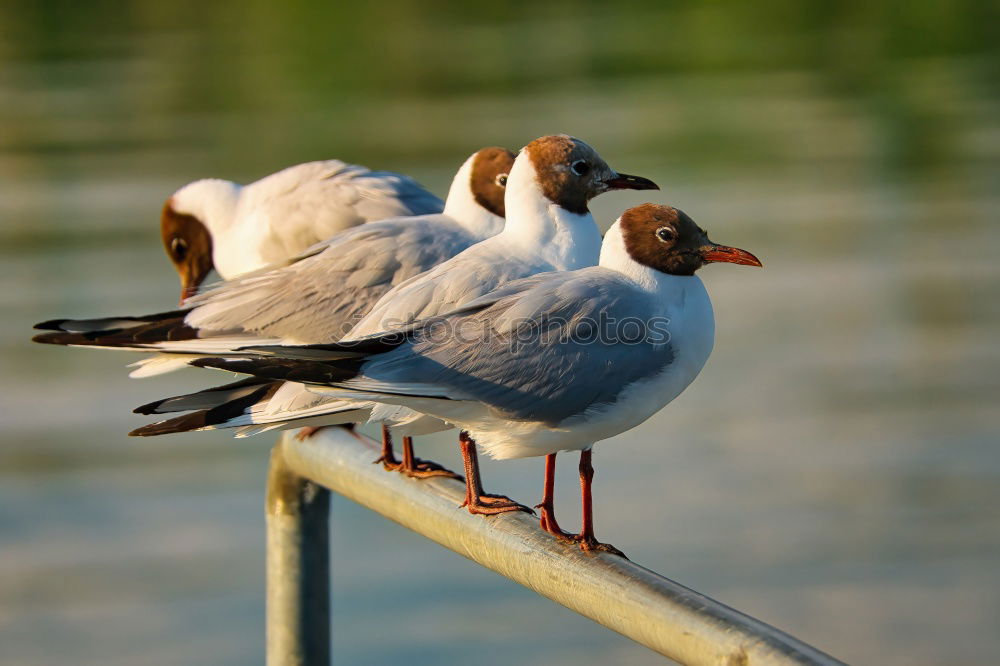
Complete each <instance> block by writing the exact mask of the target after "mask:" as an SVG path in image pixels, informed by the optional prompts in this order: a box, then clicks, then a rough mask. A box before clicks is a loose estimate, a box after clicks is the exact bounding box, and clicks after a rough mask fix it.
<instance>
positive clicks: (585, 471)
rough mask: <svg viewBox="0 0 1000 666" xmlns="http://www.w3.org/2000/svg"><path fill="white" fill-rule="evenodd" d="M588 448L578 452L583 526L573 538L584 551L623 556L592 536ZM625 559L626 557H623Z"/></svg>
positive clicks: (589, 451) (592, 523) (592, 470)
mask: <svg viewBox="0 0 1000 666" xmlns="http://www.w3.org/2000/svg"><path fill="white" fill-rule="evenodd" d="M592 456H593V453H592V452H591V450H590V449H587V450H586V451H581V452H580V505H581V510H582V512H583V527H582V529H581V530H580V533H579V534H577V535H576V536H575V537H574V539H575V541H576V542H577V543H578V544H579V545H580V549H581V550H583V551H585V552H592V551H602V552H605V553H612V554H614V555H620V556H622V557H625V553H623V552H622V551H620V550H618V549H617V548H615V547H614V546H612V545H611V544H608V543H601V542H599V541H598V540H597V539H596V538H595V537H594V500H593V495H592V493H591V488H592V486H593V485H594V465H593V463H592V461H591V457H592ZM625 559H628V558H627V557H625Z"/></svg>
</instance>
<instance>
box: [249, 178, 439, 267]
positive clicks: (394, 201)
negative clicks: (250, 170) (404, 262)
mask: <svg viewBox="0 0 1000 666" xmlns="http://www.w3.org/2000/svg"><path fill="white" fill-rule="evenodd" d="M244 196H245V197H246V200H245V202H241V206H242V207H244V208H243V209H244V211H245V217H246V218H249V219H248V223H253V224H255V225H261V228H267V229H270V230H271V233H270V235H269V236H268V238H267V239H266V242H264V243H263V244H262V246H261V247H262V248H264V254H265V256H264V258H265V259H266V260H267V261H269V262H274V261H281V260H282V259H284V258H285V257H288V256H291V255H293V254H296V253H298V252H300V251H302V250H303V249H304V248H306V247H309V246H310V245H312V244H314V243H316V242H319V241H322V240H325V239H327V238H330V237H331V236H333V235H334V234H336V233H338V232H341V231H343V230H345V229H348V228H350V227H354V226H357V225H360V224H364V223H366V222H375V221H378V220H385V219H389V218H396V217H404V216H411V215H427V214H434V213H440V212H441V211H442V210H444V202H443V201H442V200H441V199H440V198H438V197H437V196H435V195H434V194H432V193H430V192H428V191H427V190H426V189H424V188H423V187H422V186H421V185H420V184H419V183H417V182H416V181H415V180H413V179H412V178H409V177H407V176H404V175H402V174H398V173H392V172H389V171H371V170H369V169H367V168H365V167H361V166H357V165H353V164H347V163H345V162H340V161H339V160H327V161H324V162H308V163H306V164H299V165H297V166H294V167H289V168H288V169H285V170H283V171H280V172H278V173H276V174H273V175H271V176H268V177H267V178H265V179H263V180H261V181H258V182H257V183H254V184H253V185H252V186H249V187H248V188H247V190H245V194H244ZM252 218H264V219H262V220H261V219H257V220H252Z"/></svg>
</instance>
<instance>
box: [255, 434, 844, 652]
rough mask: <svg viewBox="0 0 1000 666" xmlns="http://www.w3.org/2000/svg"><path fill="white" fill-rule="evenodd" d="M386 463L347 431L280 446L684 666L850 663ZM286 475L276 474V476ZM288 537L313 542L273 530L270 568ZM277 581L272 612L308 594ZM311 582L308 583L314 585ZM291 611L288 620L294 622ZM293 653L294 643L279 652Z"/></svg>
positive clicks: (302, 472) (452, 486)
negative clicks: (472, 510) (469, 506)
mask: <svg viewBox="0 0 1000 666" xmlns="http://www.w3.org/2000/svg"><path fill="white" fill-rule="evenodd" d="M377 456H378V445H377V444H376V443H375V442H374V441H372V440H371V439H368V438H366V437H362V436H359V435H356V434H354V433H352V432H350V431H348V430H345V429H342V428H326V429H324V430H322V431H320V432H319V433H317V434H316V435H314V436H313V437H311V438H309V439H307V440H305V441H298V440H296V439H294V438H293V437H289V436H287V435H286V436H284V437H283V438H282V439H281V440H280V441H279V443H278V444H277V446H276V447H275V454H274V457H273V458H272V464H274V465H281V466H282V469H283V470H285V472H287V473H291V474H294V475H295V476H297V477H301V478H302V479H310V480H312V481H314V482H315V483H317V484H320V485H322V486H325V487H327V488H329V489H331V490H333V491H335V492H337V493H339V494H341V495H343V496H345V497H347V498H349V499H352V500H354V501H355V502H358V503H359V504H362V505H364V506H366V507H368V508H369V509H372V510H373V511H375V512H377V513H380V514H382V515H383V516H385V517H387V518H389V519H391V520H394V521H395V522H397V523H399V524H400V525H403V526H404V527H408V528H409V529H411V530H413V531H415V532H417V533H419V534H422V535H423V536H425V537H427V538H429V539H431V540H433V541H436V542H437V543H439V544H441V545H442V546H444V547H445V548H448V549H450V550H453V551H455V552H456V553H459V554H460V555H464V556H465V557H467V558H469V559H471V560H473V561H475V562H478V563H479V564H481V565H483V566H485V567H487V568H489V569H492V570H493V571H496V572H497V573H499V574H502V575H504V576H506V577H507V578H510V579H511V580H513V581H515V582H517V583H520V584H521V585H524V586H526V587H529V588H531V589H532V590H534V591H535V592H538V593H539V594H541V595H542V596H545V597H548V598H549V599H552V600H553V601H555V602H557V603H560V604H562V605H563V606H566V607H567V608H570V609H571V610H574V611H576V612H577V613H580V614H581V615H584V616H586V617H589V618H590V619H592V620H594V621H595V622H598V623H600V624H602V625H604V626H605V627H608V628H610V629H613V630H614V631H617V632H618V633H620V634H623V635H625V636H628V637H629V638H631V639H633V640H635V641H637V642H638V643H641V644H642V645H645V646H646V647H648V648H650V649H651V650H654V651H656V652H658V653H660V654H662V655H664V656H667V657H670V658H671V659H674V660H675V661H678V662H680V663H682V664H695V665H699V664H704V665H706V666H708V665H711V666H719V665H737V664H738V665H740V666H744V665H756V664H813V665H823V666H827V665H832V664H841V663H842V662H840V661H838V660H836V659H834V658H832V657H830V656H828V655H826V654H824V653H823V652H820V651H819V650H817V649H816V648H813V647H811V646H809V645H807V644H805V643H803V642H802V641H799V640H798V639H796V638H793V637H792V636H789V635H788V634H786V633H784V632H782V631H780V630H778V629H775V628H774V627H772V626H770V625H768V624H766V623H764V622H761V621H759V620H756V619H754V618H752V617H749V616H747V615H744V614H743V613H740V612H739V611H737V610H734V609H732V608H730V607H728V606H726V605H724V604H721V603H719V602H718V601H715V600H713V599H711V598H709V597H706V596H705V595H703V594H700V593H698V592H695V591H694V590H691V589H688V588H686V587H684V586H683V585H680V584H679V583H675V582H674V581H672V580H669V579H667V578H664V577H663V576H660V575H659V574H657V573H654V572H652V571H650V570H648V569H645V568H643V567H641V566H639V565H638V564H635V563H633V562H630V561H628V560H625V559H622V558H619V557H616V556H614V555H609V554H606V553H599V554H587V553H583V552H581V551H580V549H579V548H577V547H576V546H573V545H567V544H563V543H560V542H558V541H557V540H555V539H553V538H552V537H551V535H549V534H546V533H545V532H544V531H542V530H541V528H540V527H539V526H538V522H537V519H536V518H532V517H531V516H528V515H526V514H522V513H508V514H503V515H500V516H493V517H489V518H484V517H483V516H473V515H471V514H469V513H468V512H467V511H466V510H465V509H462V508H460V507H459V505H460V504H461V503H462V500H463V499H464V497H465V491H464V487H463V485H462V483H461V482H459V481H456V480H454V479H447V478H432V479H423V480H413V479H409V478H406V477H404V476H403V475H401V474H390V473H387V472H385V471H384V470H383V469H382V467H381V465H373V464H372V461H373V460H375V458H376V457H377ZM280 478H281V475H272V477H271V480H272V482H273V481H274V480H275V479H280ZM269 496H270V493H269ZM269 507H270V502H269ZM269 515H271V511H270V509H269ZM316 529H317V544H318V545H319V547H320V548H321V549H324V552H325V547H326V536H325V532H323V531H324V530H325V529H326V528H325V526H324V527H322V528H319V527H317V528H316ZM320 532H322V534H320ZM285 535H288V537H289V538H292V539H294V540H296V544H297V545H296V546H295V547H296V548H303V547H305V544H303V541H304V540H305V539H308V534H305V533H302V532H292V533H289V532H286V531H279V530H277V529H276V530H274V531H273V532H271V531H270V530H269V539H268V548H269V554H268V562H269V572H271V567H270V561H271V553H270V549H272V548H273V549H275V552H283V551H284V549H286V548H287V546H286V545H284V544H282V543H276V541H280V540H281V539H284V538H285ZM303 571H305V572H306V573H307V574H309V575H313V574H312V573H310V572H313V571H314V570H313V569H312V568H307V569H304V570H303ZM315 575H317V579H316V580H315V581H314V583H312V584H311V586H313V588H314V589H315V587H317V586H322V589H323V590H326V589H327V580H328V579H327V577H326V576H327V575H328V574H326V573H324V574H322V575H320V574H319V573H318V572H315ZM279 582H280V583H279ZM273 583H274V584H273V585H272V580H270V579H269V581H268V604H269V606H270V604H271V603H282V604H286V603H287V601H288V599H289V598H291V597H289V595H288V593H287V592H283V591H282V590H280V589H277V588H279V587H280V585H285V584H288V585H293V586H298V587H297V588H296V589H300V590H301V589H302V586H303V581H302V580H296V579H294V577H285V576H278V577H276V578H275V579H274V580H273ZM306 586H307V587H308V586H310V584H309V583H308V582H306ZM294 596H295V595H294V594H293V595H292V597H294ZM303 612H306V611H305V610H304V611H303ZM282 615H284V614H282ZM287 615H288V617H289V618H290V619H294V618H295V617H296V616H295V615H294V614H292V613H287ZM299 617H301V615H300V616H299ZM279 619H280V618H279V614H274V615H273V616H272V613H271V612H270V609H269V612H268V640H269V641H270V640H271V636H283V635H285V633H284V631H283V630H282V629H281V628H280V627H275V626H273V625H272V622H275V623H277V622H279ZM294 652H295V651H294V650H289V648H287V647H284V648H282V650H281V651H280V653H281V654H286V653H287V654H291V653H294ZM272 655H273V656H274V660H273V661H272V659H271V657H272ZM268 656H269V660H268V664H269V665H270V666H285V665H286V664H298V663H300V662H297V661H294V660H289V661H281V660H279V652H278V651H277V650H276V651H275V652H272V650H271V647H270V646H269V648H268ZM308 663H311V664H312V663H325V662H314V661H309V662H308Z"/></svg>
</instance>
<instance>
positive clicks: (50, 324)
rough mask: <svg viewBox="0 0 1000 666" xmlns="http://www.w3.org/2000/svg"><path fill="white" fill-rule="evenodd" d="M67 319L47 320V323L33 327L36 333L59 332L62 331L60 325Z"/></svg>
mask: <svg viewBox="0 0 1000 666" xmlns="http://www.w3.org/2000/svg"><path fill="white" fill-rule="evenodd" d="M67 321H69V320H68V319H49V320H48V321H42V322H39V323H37V324H35V325H34V326H32V328H34V329H35V330H36V331H61V330H63V328H62V325H63V324H65V323H66V322H67Z"/></svg>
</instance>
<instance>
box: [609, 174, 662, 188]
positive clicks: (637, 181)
mask: <svg viewBox="0 0 1000 666" xmlns="http://www.w3.org/2000/svg"><path fill="white" fill-rule="evenodd" d="M607 183H608V185H609V186H610V187H611V189H615V190H658V189H660V186H659V185H657V184H656V183H654V182H653V181H651V180H650V179H649V178H643V177H642V176H630V175H628V174H624V173H620V174H618V175H617V176H616V177H614V178H612V179H611V180H609V181H607Z"/></svg>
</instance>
